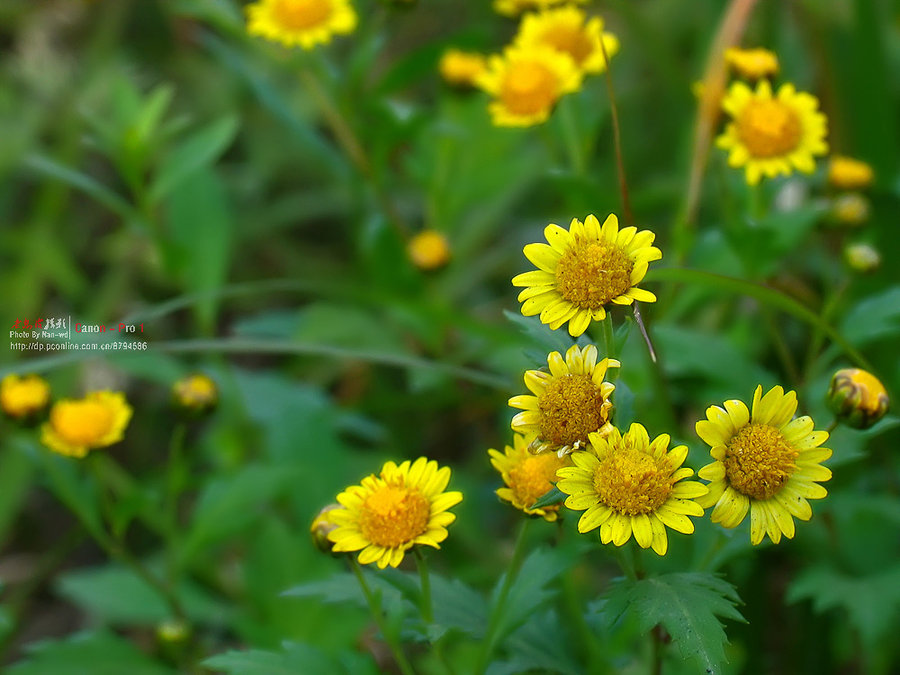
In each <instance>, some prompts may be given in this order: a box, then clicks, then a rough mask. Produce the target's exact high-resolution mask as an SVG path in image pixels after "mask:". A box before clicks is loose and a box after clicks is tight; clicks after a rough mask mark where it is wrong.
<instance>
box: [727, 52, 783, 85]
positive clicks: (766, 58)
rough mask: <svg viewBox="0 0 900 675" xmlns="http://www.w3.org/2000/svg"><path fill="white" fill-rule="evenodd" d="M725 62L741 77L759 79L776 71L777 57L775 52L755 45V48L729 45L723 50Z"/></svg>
mask: <svg viewBox="0 0 900 675" xmlns="http://www.w3.org/2000/svg"><path fill="white" fill-rule="evenodd" d="M725 62H726V63H727V64H728V65H729V66H731V68H732V69H733V70H734V71H735V72H736V73H737V74H738V75H740V76H741V77H745V78H747V79H748V80H760V79H762V78H764V77H771V76H772V75H774V74H775V73H777V72H778V57H777V56H775V52H771V51H769V50H768V49H763V48H762V47H757V48H756V49H740V48H738V47H731V48H729V49H726V50H725Z"/></svg>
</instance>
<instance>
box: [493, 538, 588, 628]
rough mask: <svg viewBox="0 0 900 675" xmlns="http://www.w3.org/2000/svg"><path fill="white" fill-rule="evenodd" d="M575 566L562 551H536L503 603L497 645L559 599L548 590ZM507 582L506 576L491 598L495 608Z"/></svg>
mask: <svg viewBox="0 0 900 675" xmlns="http://www.w3.org/2000/svg"><path fill="white" fill-rule="evenodd" d="M572 563H573V561H572V560H571V559H570V558H567V557H566V556H564V555H563V554H562V553H560V552H559V551H554V550H550V549H547V548H539V549H536V550H535V551H534V552H532V553H531V555H529V556H528V557H527V558H526V559H525V562H524V563H522V567H521V569H520V570H519V573H518V575H517V576H516V579H515V581H514V582H513V584H512V587H511V588H510V589H509V594H508V595H507V597H506V602H504V603H503V613H502V615H501V617H500V619H499V621H498V628H497V644H501V643H502V642H503V639H504V638H505V637H506V636H507V635H509V634H510V633H511V632H512V631H513V630H515V629H516V628H518V627H519V626H521V625H522V624H523V623H525V622H526V621H527V620H528V618H529V616H530V615H531V614H533V613H534V612H536V611H537V610H538V609H539V608H540V607H541V606H543V605H544V604H545V603H546V602H549V601H550V599H551V598H553V596H554V595H556V591H555V590H550V589H548V588H547V586H548V585H549V584H550V582H551V581H553V580H554V579H556V577H558V576H559V575H560V574H562V573H563V572H565V571H566V570H567V569H568V568H569V567H570V566H571V565H572ZM505 580H506V574H504V575H503V576H502V577H501V578H500V580H499V581H498V582H497V585H496V587H495V588H494V591H493V593H492V595H491V604H492V605H494V606H496V604H497V599H498V596H499V593H500V589H501V588H502V587H503V584H504V582H505Z"/></svg>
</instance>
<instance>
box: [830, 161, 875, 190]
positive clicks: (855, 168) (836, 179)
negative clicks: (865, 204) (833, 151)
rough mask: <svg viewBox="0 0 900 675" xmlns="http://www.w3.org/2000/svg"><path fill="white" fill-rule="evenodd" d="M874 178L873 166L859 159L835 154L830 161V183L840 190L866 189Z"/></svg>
mask: <svg viewBox="0 0 900 675" xmlns="http://www.w3.org/2000/svg"><path fill="white" fill-rule="evenodd" d="M874 179H875V171H873V170H872V167H871V166H869V165H868V164H866V163H865V162H862V161H860V160H858V159H853V158H852V157H842V156H840V155H833V156H832V157H831V161H830V162H829V163H828V184H829V185H831V186H832V187H836V188H838V189H840V190H865V189H866V188H867V187H869V186H870V185H871V184H872V181H873V180H874Z"/></svg>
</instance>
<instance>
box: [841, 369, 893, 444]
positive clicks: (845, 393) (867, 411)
mask: <svg viewBox="0 0 900 675" xmlns="http://www.w3.org/2000/svg"><path fill="white" fill-rule="evenodd" d="M827 401H828V405H829V406H830V407H831V409H832V410H833V411H834V414H835V415H836V416H837V418H838V420H840V421H841V422H843V423H844V424H846V425H847V426H849V427H853V428H854V429H868V428H869V427H870V426H872V425H873V424H875V423H876V422H877V421H878V420H880V419H881V418H882V417H884V414H885V413H886V412H887V410H888V407H889V406H890V399H889V398H888V394H887V390H886V389H885V388H884V385H883V384H881V382H880V381H879V380H878V378H876V377H875V376H874V375H872V373H869V372H866V371H865V370H860V369H859V368H844V369H842V370H839V371H837V372H836V373H835V374H834V376H833V377H832V378H831V386H830V387H829V388H828V395H827Z"/></svg>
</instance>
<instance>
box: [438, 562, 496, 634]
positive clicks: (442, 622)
mask: <svg viewBox="0 0 900 675" xmlns="http://www.w3.org/2000/svg"><path fill="white" fill-rule="evenodd" d="M431 599H432V602H433V605H434V624H435V625H434V626H432V627H431V628H432V630H431V633H432V634H431V640H432V642H434V641H435V640H436V639H437V638H438V637H440V635H442V634H443V632H444V631H445V630H450V629H455V630H458V631H460V632H461V633H465V634H466V635H469V636H471V637H475V638H478V637H481V636H482V635H484V633H485V630H486V628H487V604H486V603H485V601H484V598H483V597H482V596H481V594H479V593H477V592H475V591H474V590H473V589H471V588H470V587H469V586H466V585H465V584H464V583H463V582H462V581H460V580H459V579H445V578H444V577H442V576H440V575H438V574H434V573H432V574H431ZM435 627H437V630H434V629H435Z"/></svg>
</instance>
